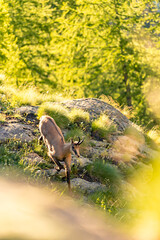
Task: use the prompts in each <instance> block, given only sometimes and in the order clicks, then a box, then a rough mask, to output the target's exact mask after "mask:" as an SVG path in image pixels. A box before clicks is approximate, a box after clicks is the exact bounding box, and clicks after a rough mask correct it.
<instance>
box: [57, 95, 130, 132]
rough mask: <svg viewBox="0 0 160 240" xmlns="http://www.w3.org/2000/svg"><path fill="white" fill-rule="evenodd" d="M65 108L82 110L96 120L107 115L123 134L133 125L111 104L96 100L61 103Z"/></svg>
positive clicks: (76, 100)
mask: <svg viewBox="0 0 160 240" xmlns="http://www.w3.org/2000/svg"><path fill="white" fill-rule="evenodd" d="M61 104H63V105H64V106H66V107H67V108H69V109H72V108H80V109H83V110H84V111H87V112H88V113H89V115H90V119H91V120H94V119H96V118H98V117H99V116H100V115H101V114H103V113H106V114H107V115H108V117H109V119H111V120H112V121H113V122H114V123H115V125H116V126H117V129H118V131H120V132H123V131H124V130H125V129H126V128H127V127H128V126H130V125H132V123H131V121H129V120H128V118H127V117H126V116H124V115H123V114H122V113H121V112H120V111H119V110H117V109H116V108H114V107H113V106H111V105H110V104H108V103H106V102H104V101H102V100H100V99H96V98H86V99H75V100H69V101H64V102H61Z"/></svg>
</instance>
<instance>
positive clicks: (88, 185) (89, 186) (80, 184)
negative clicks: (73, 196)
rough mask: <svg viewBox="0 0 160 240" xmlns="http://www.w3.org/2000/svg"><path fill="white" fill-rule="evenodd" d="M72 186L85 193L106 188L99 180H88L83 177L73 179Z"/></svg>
mask: <svg viewBox="0 0 160 240" xmlns="http://www.w3.org/2000/svg"><path fill="white" fill-rule="evenodd" d="M71 186H72V188H73V189H77V190H78V191H80V192H82V193H83V194H91V193H94V192H96V191H97V190H101V191H102V190H105V188H106V187H105V186H104V185H102V184H101V183H97V182H88V181H86V180H84V179H81V178H73V179H72V180H71Z"/></svg>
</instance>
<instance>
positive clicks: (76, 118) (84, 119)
mask: <svg viewBox="0 0 160 240" xmlns="http://www.w3.org/2000/svg"><path fill="white" fill-rule="evenodd" d="M69 117H70V121H71V122H72V123H77V124H78V125H80V124H82V123H83V124H87V123H89V121H90V118H89V113H88V112H85V111H83V110H82V109H76V108H74V109H72V110H71V112H70V113H69Z"/></svg>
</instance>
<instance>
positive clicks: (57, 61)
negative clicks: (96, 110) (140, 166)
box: [0, 0, 160, 129]
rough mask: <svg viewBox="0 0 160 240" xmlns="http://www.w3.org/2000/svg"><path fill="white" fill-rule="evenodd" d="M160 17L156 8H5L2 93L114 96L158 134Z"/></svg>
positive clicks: (59, 4) (63, 4)
mask: <svg viewBox="0 0 160 240" xmlns="http://www.w3.org/2000/svg"><path fill="white" fill-rule="evenodd" d="M159 14H160V10H159V2H158V1H149V0H139V1H137V0H127V1H125V0H86V1H82V0H69V1H68V0H64V1H59V0H56V1H52V0H21V1H20V0H1V1H0V81H1V82H0V83H1V92H2V93H3V91H2V86H3V87H4V85H5V86H6V87H7V86H12V88H14V89H16V91H17V92H18V90H22V89H26V88H32V89H36V91H37V89H38V91H39V92H40V93H45V94H47V93H53V94H56V93H61V94H62V95H63V96H70V97H72V98H80V97H98V98H99V97H101V96H102V95H105V96H110V97H111V98H112V99H113V100H114V101H116V102H117V103H118V104H119V105H120V106H121V107H122V108H123V107H125V106H128V107H129V109H130V110H131V111H130V113H131V120H133V121H134V122H136V123H138V124H139V125H141V126H145V128H148V129H149V128H152V127H153V126H155V125H156V126H157V124H158V120H157V116H156V118H155V116H154V114H153V113H152V112H151V110H150V107H152V106H151V105H152V98H154V100H155V99H156V96H157V97H158V89H159V82H160V80H159V79H160V66H159V62H160V41H159V34H160V23H159ZM3 90H4V88H3ZM6 91H7V92H8V93H9V92H10V91H11V87H8V88H7V90H6ZM148 98H149V100H150V101H149V103H148V101H147V100H148ZM153 105H156V103H155V101H154V103H153ZM157 107H158V106H157Z"/></svg>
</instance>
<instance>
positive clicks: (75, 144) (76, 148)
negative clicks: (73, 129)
mask: <svg viewBox="0 0 160 240" xmlns="http://www.w3.org/2000/svg"><path fill="white" fill-rule="evenodd" d="M83 141H84V138H83V139H82V140H81V139H80V137H78V141H75V142H74V141H73V139H71V153H74V154H75V155H76V156H77V157H80V153H79V146H80V144H81V143H82V142H83Z"/></svg>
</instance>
